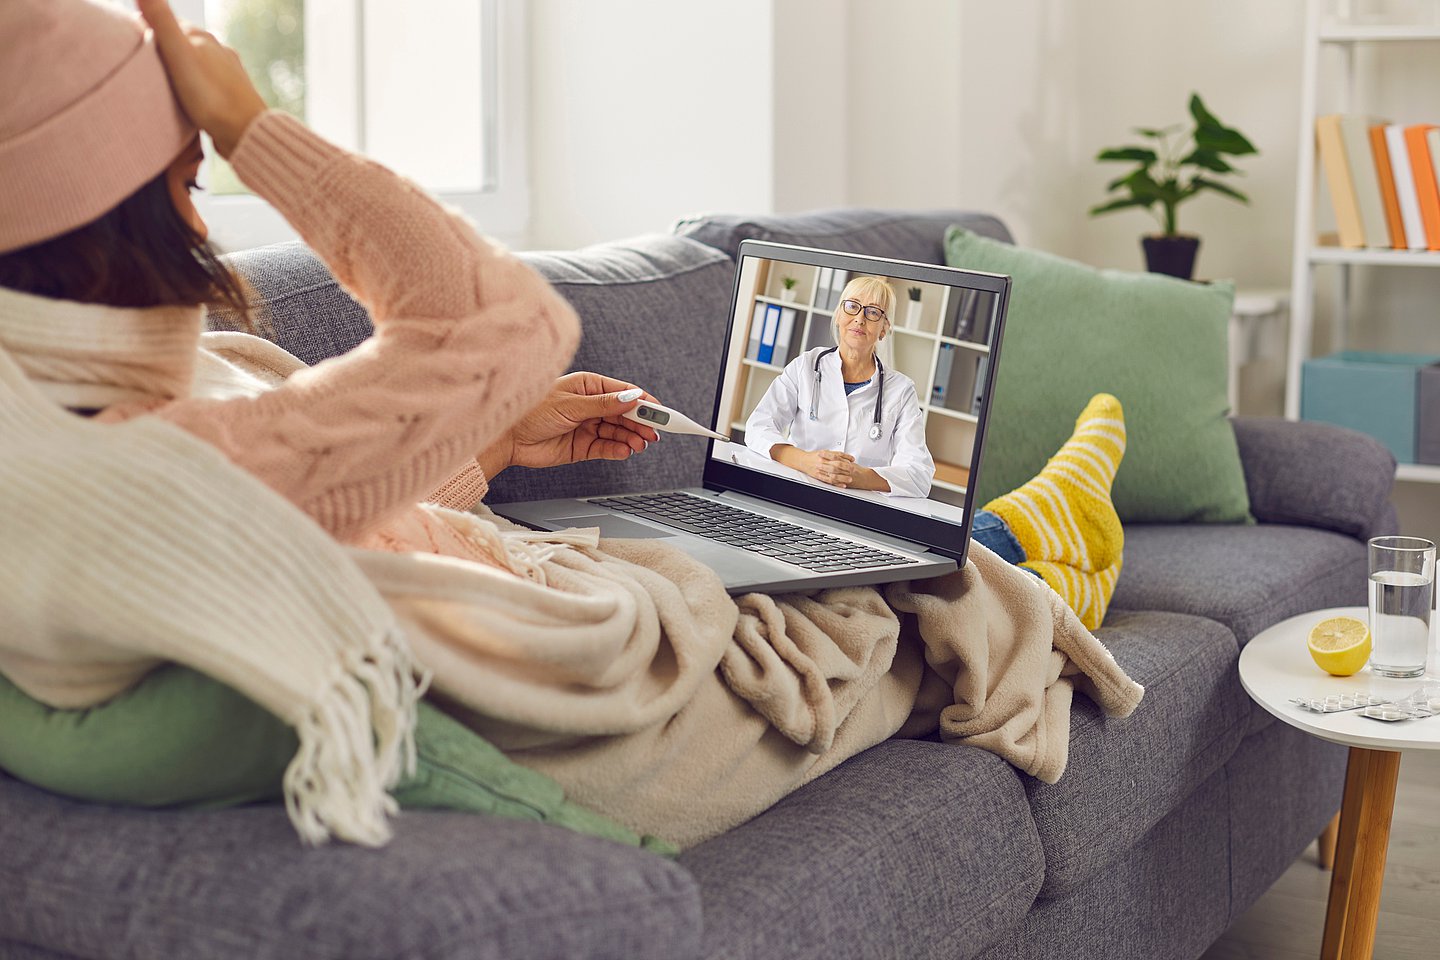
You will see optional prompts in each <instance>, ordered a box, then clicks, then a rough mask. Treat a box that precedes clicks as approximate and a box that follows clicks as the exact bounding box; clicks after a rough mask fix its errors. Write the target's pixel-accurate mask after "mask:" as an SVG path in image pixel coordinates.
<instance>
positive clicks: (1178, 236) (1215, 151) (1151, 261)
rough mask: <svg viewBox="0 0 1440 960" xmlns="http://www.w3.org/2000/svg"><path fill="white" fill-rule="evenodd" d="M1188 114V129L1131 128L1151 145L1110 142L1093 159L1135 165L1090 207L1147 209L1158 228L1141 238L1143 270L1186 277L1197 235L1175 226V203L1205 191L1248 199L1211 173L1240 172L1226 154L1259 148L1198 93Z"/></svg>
mask: <svg viewBox="0 0 1440 960" xmlns="http://www.w3.org/2000/svg"><path fill="white" fill-rule="evenodd" d="M1190 116H1191V118H1192V119H1193V120H1194V123H1195V125H1194V128H1193V129H1187V128H1186V125H1185V124H1174V125H1172V126H1169V127H1163V128H1161V129H1152V128H1149V127H1136V128H1135V132H1136V133H1138V134H1140V135H1141V136H1142V137H1146V138H1147V139H1150V140H1154V141H1156V144H1155V146H1154V147H1147V146H1127V147H1109V148H1107V149H1105V150H1101V151H1100V152H1099V153H1098V154H1096V156H1095V159H1096V160H1098V161H1100V162H1102V163H1110V162H1129V163H1136V164H1138V166H1137V167H1135V169H1134V170H1131V171H1130V172H1129V173H1127V174H1125V175H1124V176H1122V177H1117V178H1116V179H1114V180H1112V181H1110V182H1109V183H1108V184H1106V185H1105V190H1106V193H1107V194H1111V193H1119V194H1120V196H1119V197H1117V198H1115V199H1112V200H1109V201H1108V202H1106V203H1101V204H1098V205H1097V206H1094V207H1091V208H1090V215H1091V216H1092V217H1093V216H1099V215H1100V214H1102V213H1112V212H1114V211H1116V210H1124V209H1126V208H1128V207H1144V208H1145V209H1146V210H1148V211H1149V212H1150V213H1151V214H1152V215H1153V216H1155V217H1156V218H1157V219H1158V220H1159V221H1160V229H1161V232H1160V233H1159V234H1156V235H1151V236H1146V237H1142V238H1141V245H1142V246H1143V247H1144V249H1145V266H1146V269H1148V270H1149V271H1150V272H1151V273H1165V274H1169V275H1170V276H1172V277H1181V278H1182V279H1185V280H1189V279H1190V278H1191V277H1192V276H1193V275H1194V271H1195V254H1196V252H1197V251H1198V250H1199V249H1200V238H1199V237H1196V236H1193V235H1190V234H1182V233H1181V232H1180V231H1179V228H1178V225H1177V223H1176V219H1175V208H1176V207H1178V206H1180V204H1182V203H1184V202H1185V201H1186V200H1189V199H1190V198H1192V197H1194V196H1196V195H1198V194H1200V193H1202V192H1203V191H1206V190H1213V191H1215V192H1216V193H1219V194H1221V195H1223V196H1227V197H1229V198H1230V199H1232V200H1238V201H1240V202H1241V203H1247V204H1248V203H1249V202H1250V198H1249V197H1247V196H1245V194H1243V193H1241V192H1240V191H1239V190H1236V189H1235V188H1234V187H1231V186H1229V185H1228V184H1225V183H1221V182H1220V181H1219V180H1217V179H1216V177H1217V176H1229V175H1234V176H1243V171H1240V170H1237V169H1235V168H1234V167H1232V166H1231V165H1230V164H1229V162H1228V161H1227V160H1226V159H1225V158H1226V157H1227V156H1230V157H1240V156H1246V155H1248V154H1254V153H1258V152H1259V151H1257V150H1256V149H1255V147H1254V145H1253V144H1251V142H1250V141H1249V140H1248V139H1247V138H1246V137H1245V135H1244V134H1242V133H1241V132H1240V131H1238V130H1236V129H1234V128H1232V127H1227V126H1225V125H1224V124H1222V123H1221V122H1220V121H1219V120H1217V119H1215V115H1214V114H1212V113H1211V112H1210V111H1209V110H1207V109H1206V108H1205V104H1204V102H1203V101H1202V100H1201V99H1200V95H1199V94H1198V93H1192V94H1190ZM1157 205H1158V206H1159V207H1160V210H1159V211H1158V212H1157V211H1156V209H1155V207H1156V206H1157Z"/></svg>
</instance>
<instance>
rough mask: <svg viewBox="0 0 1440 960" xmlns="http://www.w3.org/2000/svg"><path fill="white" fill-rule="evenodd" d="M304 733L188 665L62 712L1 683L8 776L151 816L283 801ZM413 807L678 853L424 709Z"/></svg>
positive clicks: (0, 753) (1, 762)
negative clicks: (167, 810)
mask: <svg viewBox="0 0 1440 960" xmlns="http://www.w3.org/2000/svg"><path fill="white" fill-rule="evenodd" d="M297 746H298V741H297V740H296V737H295V732H294V731H293V730H291V729H290V728H289V727H288V726H286V725H285V724H284V723H283V722H281V721H280V720H279V719H278V718H276V717H275V716H274V715H273V714H271V713H269V712H268V711H266V710H265V709H263V708H262V707H260V706H259V705H257V704H256V703H254V702H253V701H251V700H249V699H247V698H246V697H244V696H242V695H241V694H239V693H237V692H236V691H234V690H232V689H231V688H230V687H227V686H225V685H224V684H222V683H220V682H219V681H216V680H212V679H211V678H209V677H207V676H205V675H204V674H201V673H197V672H195V671H194V670H190V669H188V668H185V667H181V666H176V665H170V666H165V667H161V668H160V669H158V670H156V671H154V672H153V673H151V674H149V675H148V676H146V677H145V679H143V680H142V681H141V682H140V683H138V684H136V685H135V686H134V687H132V688H131V689H129V690H127V691H125V692H124V693H122V694H120V695H119V696H118V697H115V698H114V699H112V700H108V701H106V702H105V703H102V704H99V705H97V706H94V707H91V708H89V709H85V710H57V709H54V708H52V707H47V706H45V705H44V704H42V703H40V702H38V701H36V700H34V699H32V698H31V697H29V696H27V695H26V694H25V692H24V691H22V690H20V689H19V688H18V687H16V686H15V685H14V684H13V683H11V682H10V681H9V680H8V679H6V678H5V677H4V676H0V769H3V770H5V771H7V772H8V773H10V774H11V775H13V776H15V777H17V778H19V779H21V780H24V781H26V782H28V783H32V784H34V785H35V786H38V787H42V788H44V789H46V790H49V791H51V792H53V793H58V794H62V795H64V796H68V797H75V798H77V799H81V800H90V801H94V802H98V803H115V804H124V805H129V806H141V807H193V808H202V807H209V808H214V807H229V806H236V805H238V804H242V803H253V802H257V801H267V800H278V799H279V798H280V796H281V778H282V776H283V775H284V772H285V768H286V766H288V765H289V763H290V759H291V758H292V757H293V756H294V755H295V750H296V747H297ZM415 746H416V753H417V755H418V762H417V765H416V772H415V776H414V777H411V778H409V779H407V780H405V781H403V782H401V783H400V784H399V785H398V786H397V787H396V788H395V790H394V796H395V799H396V800H398V801H399V803H400V806H401V807H402V808H406V809H437V808H438V809H446V810H463V811H467V812H470V813H488V814H493V815H495V816H499V817H510V818H514V819H521V820H540V821H544V822H547V823H554V824H558V825H560V826H564V827H568V828H570V829H572V830H576V831H579V832H581V833H588V834H592V835H594V836H598V837H604V838H605V839H608V840H615V841H617V842H620V843H626V844H630V845H632V846H642V847H645V848H646V849H649V850H654V851H656V852H658V853H667V854H668V853H673V852H674V851H673V849H672V848H671V847H670V846H669V845H668V844H666V843H665V842H664V841H662V840H659V839H657V838H654V837H640V836H637V835H636V834H634V833H632V832H631V831H629V830H627V829H625V828H624V827H622V826H620V825H619V824H616V823H613V822H612V821H610V820H607V819H606V818H604V817H602V816H600V815H599V814H597V813H594V812H593V811H590V810H588V809H586V808H584V807H581V806H578V805H576V804H574V803H571V802H569V801H568V800H566V799H565V792H564V790H563V789H562V788H561V787H560V785H559V784H558V783H556V782H555V781H554V780H552V779H550V778H549V777H547V776H545V775H544V774H541V773H537V772H535V771H534V770H531V769H529V768H527V767H522V766H520V765H519V764H517V763H514V762H512V761H511V760H510V759H509V758H507V757H506V756H505V755H504V754H503V753H501V752H500V751H499V750H498V749H496V748H495V747H494V746H493V745H492V744H491V743H489V742H488V741H487V740H485V739H484V738H483V737H481V736H479V735H478V734H476V733H475V732H474V731H472V730H470V729H469V728H468V727H465V726H463V725H462V724H460V723H458V722H457V721H455V720H453V719H451V718H450V717H449V716H447V715H446V714H444V713H442V712H441V711H439V710H437V709H436V708H435V707H434V706H432V705H430V704H428V703H424V702H422V703H421V704H420V709H419V712H418V715H417V724H416V730H415Z"/></svg>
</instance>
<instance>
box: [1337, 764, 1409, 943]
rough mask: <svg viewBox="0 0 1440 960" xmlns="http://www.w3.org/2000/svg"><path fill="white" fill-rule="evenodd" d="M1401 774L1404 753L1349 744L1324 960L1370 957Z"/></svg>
mask: <svg viewBox="0 0 1440 960" xmlns="http://www.w3.org/2000/svg"><path fill="white" fill-rule="evenodd" d="M1399 776H1400V754H1399V753H1397V752H1395V751H1391V750H1370V749H1367V748H1365V747H1351V748H1350V762H1349V764H1348V766H1347V767H1346V770H1345V799H1344V800H1343V801H1342V803H1341V806H1340V830H1339V836H1338V837H1337V838H1336V846H1335V864H1334V873H1333V874H1332V875H1331V877H1330V900H1329V903H1328V904H1326V907H1325V939H1324V942H1323V943H1322V944H1321V947H1320V958H1321V960H1369V958H1370V956H1371V952H1372V951H1373V949H1374V946H1375V919H1376V917H1377V916H1378V915H1379V913H1380V887H1381V884H1382V882H1383V881H1384V878H1385V852H1386V848H1387V847H1388V846H1389V844H1390V815H1391V813H1392V812H1393V810H1394V807H1395V782H1396V780H1397V779H1398V778H1399Z"/></svg>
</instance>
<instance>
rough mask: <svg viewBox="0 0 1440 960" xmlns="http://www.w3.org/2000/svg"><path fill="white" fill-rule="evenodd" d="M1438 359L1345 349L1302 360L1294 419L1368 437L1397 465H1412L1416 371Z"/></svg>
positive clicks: (1427, 356) (1416, 390) (1416, 389)
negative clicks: (1297, 414)
mask: <svg viewBox="0 0 1440 960" xmlns="http://www.w3.org/2000/svg"><path fill="white" fill-rule="evenodd" d="M1437 362H1440V356H1433V355H1429V354H1414V353H1366V352H1363V351H1359V350H1346V351H1343V352H1341V353H1334V354H1331V355H1330V356H1328V357H1317V358H1316V359H1314V360H1307V361H1305V365H1304V367H1303V369H1302V371H1301V374H1300V416H1301V418H1302V419H1305V420H1323V421H1325V422H1326V423H1333V424H1336V425H1338V426H1341V427H1349V428H1350V429H1352V430H1359V431H1360V432H1361V433H1368V434H1369V435H1370V436H1372V437H1374V438H1375V439H1376V440H1379V441H1380V442H1381V443H1383V444H1385V446H1387V447H1389V448H1390V452H1391V453H1393V454H1395V459H1396V460H1398V461H1400V462H1401V463H1414V462H1415V442H1416V436H1417V433H1418V431H1419V417H1418V410H1419V400H1418V385H1419V374H1420V368H1421V367H1426V366H1429V365H1431V364H1433V363H1437Z"/></svg>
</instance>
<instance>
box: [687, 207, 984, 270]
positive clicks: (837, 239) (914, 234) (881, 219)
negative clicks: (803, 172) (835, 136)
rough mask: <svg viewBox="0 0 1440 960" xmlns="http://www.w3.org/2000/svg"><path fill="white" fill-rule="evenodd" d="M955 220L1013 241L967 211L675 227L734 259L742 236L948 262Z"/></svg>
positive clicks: (716, 219) (817, 215)
mask: <svg viewBox="0 0 1440 960" xmlns="http://www.w3.org/2000/svg"><path fill="white" fill-rule="evenodd" d="M952 223H958V224H961V225H963V226H964V227H966V228H967V229H969V230H973V231H975V232H976V233H978V234H980V235H981V236H986V237H990V238H991V239H994V240H1002V241H1004V242H1006V243H1009V242H1010V231H1009V230H1007V229H1006V228H1005V224H1003V223H1001V222H1000V221H999V220H998V219H996V218H995V217H992V216H990V215H989V214H985V213H972V212H967V211H963V210H945V211H939V212H918V211H913V210H862V209H845V210H819V211H815V212H813V213H802V214H793V215H775V216H767V217H744V216H732V215H726V216H711V217H697V218H694V219H690V220H682V221H680V222H679V223H678V224H676V226H675V232H676V233H677V234H679V235H680V236H682V237H689V238H691V239H692V240H699V241H700V242H701V243H705V244H708V245H710V246H712V247H714V248H715V249H717V250H721V251H724V253H725V254H726V256H728V257H730V258H731V259H734V257H735V256H736V254H737V253H738V252H739V250H740V241H741V240H769V241H771V242H773V243H793V244H795V245H796V246H800V247H819V248H821V249H824V250H843V251H845V252H846V253H859V254H865V255H867V256H872V257H891V258H894V259H896V260H913V261H915V262H917V263H944V262H945V243H944V241H945V229H946V228H947V227H949V226H950V225H951V224H952Z"/></svg>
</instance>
